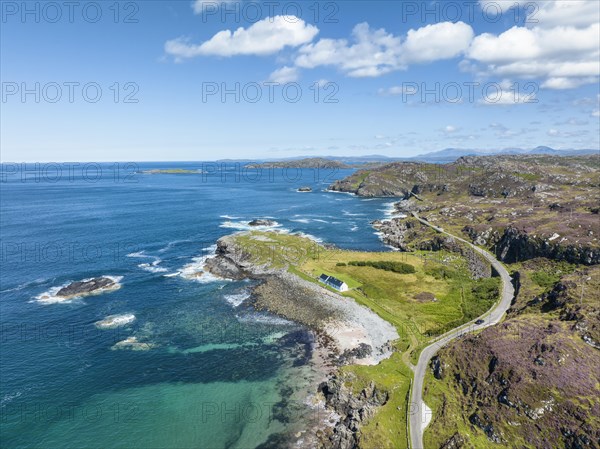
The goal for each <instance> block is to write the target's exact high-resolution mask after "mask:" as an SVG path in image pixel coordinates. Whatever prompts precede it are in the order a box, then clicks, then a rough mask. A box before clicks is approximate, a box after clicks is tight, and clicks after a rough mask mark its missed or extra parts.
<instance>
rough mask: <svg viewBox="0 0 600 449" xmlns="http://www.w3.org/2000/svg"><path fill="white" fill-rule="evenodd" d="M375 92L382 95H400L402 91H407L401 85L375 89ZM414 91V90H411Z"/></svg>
mask: <svg viewBox="0 0 600 449" xmlns="http://www.w3.org/2000/svg"><path fill="white" fill-rule="evenodd" d="M377 93H378V94H379V95H381V96H383V97H388V96H395V95H402V94H403V93H408V91H407V90H406V89H405V88H404V87H402V86H392V87H388V88H383V87H382V88H381V89H379V90H378V91H377ZM413 93H414V92H413Z"/></svg>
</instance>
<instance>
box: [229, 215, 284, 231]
mask: <svg viewBox="0 0 600 449" xmlns="http://www.w3.org/2000/svg"><path fill="white" fill-rule="evenodd" d="M269 219H270V218H269ZM250 221H251V220H249V221H231V220H228V221H225V222H223V223H221V224H220V225H219V227H221V228H227V229H237V230H239V231H250V230H256V231H266V230H269V229H277V228H280V227H281V224H279V223H277V222H275V223H274V224H273V225H270V226H250V225H249V223H250Z"/></svg>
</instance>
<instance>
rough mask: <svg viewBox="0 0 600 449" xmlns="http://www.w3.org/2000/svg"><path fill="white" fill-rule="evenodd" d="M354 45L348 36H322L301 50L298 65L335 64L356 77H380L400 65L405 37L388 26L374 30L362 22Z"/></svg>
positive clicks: (307, 66)
mask: <svg viewBox="0 0 600 449" xmlns="http://www.w3.org/2000/svg"><path fill="white" fill-rule="evenodd" d="M352 37H353V40H354V42H355V43H354V44H349V43H348V41H347V40H346V39H320V40H319V41H318V42H316V43H314V44H308V45H304V46H302V47H301V48H300V50H299V55H298V57H297V58H296V61H295V62H296V65H297V66H299V67H304V68H315V67H318V66H323V65H333V66H337V67H339V68H341V69H342V70H344V71H345V72H346V73H347V74H348V75H350V76H355V77H365V76H379V75H382V74H384V73H388V72H390V71H392V70H395V69H397V68H398V66H399V64H400V63H399V56H400V54H399V53H400V47H401V40H400V38H399V37H396V36H393V35H392V34H388V33H387V32H386V31H385V30H384V29H379V30H371V29H370V28H369V25H368V24H367V23H360V24H358V25H356V26H355V27H354V29H353V30H352Z"/></svg>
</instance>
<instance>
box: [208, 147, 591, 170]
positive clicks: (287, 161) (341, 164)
mask: <svg viewBox="0 0 600 449" xmlns="http://www.w3.org/2000/svg"><path fill="white" fill-rule="evenodd" d="M527 154H534V155H535V154H547V155H552V156H585V155H588V154H600V149H595V150H593V149H581V150H572V149H569V150H556V149H554V148H551V147H547V146H538V147H536V148H532V149H524V148H502V149H468V148H446V149H443V150H439V151H433V152H430V153H423V154H419V155H418V156H409V157H390V156H383V155H381V154H371V155H365V156H295V157H289V158H283V159H277V160H268V159H262V160H258V161H257V160H241V159H240V160H233V159H223V160H220V161H217V162H239V163H245V164H246V166H247V167H249V168H256V167H262V168H316V167H320V168H339V169H342V168H367V167H369V166H370V167H375V166H377V165H381V164H384V163H389V162H402V161H418V162H432V163H449V162H454V161H456V160H457V159H459V158H461V157H464V156H497V155H527ZM332 162H337V163H332Z"/></svg>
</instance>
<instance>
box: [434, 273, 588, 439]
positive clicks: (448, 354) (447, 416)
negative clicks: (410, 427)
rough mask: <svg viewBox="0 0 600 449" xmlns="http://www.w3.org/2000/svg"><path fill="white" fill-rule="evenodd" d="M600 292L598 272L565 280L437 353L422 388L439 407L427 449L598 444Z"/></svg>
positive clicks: (577, 275)
mask: <svg viewBox="0 0 600 449" xmlns="http://www.w3.org/2000/svg"><path fill="white" fill-rule="evenodd" d="M530 274H531V273H530ZM582 279H583V281H582ZM582 282H585V283H586V284H585V285H584V287H585V289H583V291H582V288H581V287H582ZM599 286H600V266H595V267H591V268H585V269H582V270H580V271H577V272H575V273H573V274H570V275H565V276H563V278H562V279H561V280H560V281H559V282H557V283H556V284H555V285H554V287H553V288H551V289H550V290H549V291H547V292H546V293H544V294H542V295H539V296H537V297H536V298H533V299H532V300H530V301H527V304H528V305H526V306H525V307H522V308H521V309H520V310H518V311H515V310H513V311H512V312H511V313H510V314H509V318H508V319H507V320H506V321H504V322H503V323H501V324H499V325H497V326H493V327H490V328H487V329H485V330H484V331H483V332H481V333H480V334H478V335H469V336H467V337H465V338H462V339H460V340H457V341H456V342H454V343H452V344H451V345H449V346H448V347H447V348H445V349H443V350H441V351H440V352H439V354H438V357H436V358H434V359H433V360H432V363H431V370H432V374H433V376H432V380H431V381H429V382H428V383H427V384H426V395H425V400H426V402H427V401H429V403H434V404H439V406H438V407H436V408H435V409H434V417H433V421H432V424H431V425H430V427H429V429H428V430H427V432H426V445H428V446H429V447H436V448H438V447H439V448H448V447H454V448H473V447H482V445H485V446H486V447H490V448H493V447H498V448H500V447H513V448H517V447H518V448H536V449H537V448H542V449H546V448H547V449H556V448H567V449H575V448H578V449H579V448H586V449H592V448H598V447H600V418H599V417H600V372H599V371H598V369H597V367H598V366H600V351H599V348H600V346H598V344H597V343H596V341H595V338H599V337H598V333H599V332H598V330H599V328H600V326H599V323H600V319H599V316H598V311H599V307H600V304H599V302H600V301H599V300H600V295H599V290H598V287H599ZM523 301H525V299H524V298H521V302H523ZM534 306H535V307H534ZM485 442H487V443H485Z"/></svg>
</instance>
